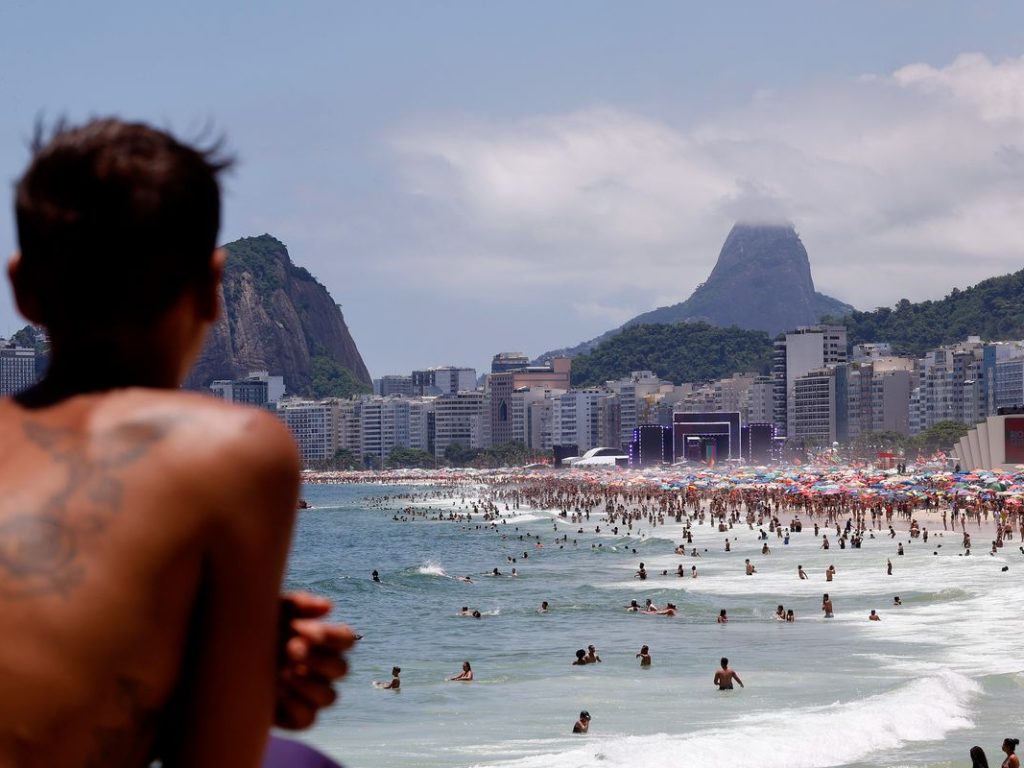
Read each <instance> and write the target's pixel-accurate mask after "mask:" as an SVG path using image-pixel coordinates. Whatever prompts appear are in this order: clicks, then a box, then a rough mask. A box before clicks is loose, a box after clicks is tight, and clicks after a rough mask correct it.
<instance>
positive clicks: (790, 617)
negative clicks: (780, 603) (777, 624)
mask: <svg viewBox="0 0 1024 768" xmlns="http://www.w3.org/2000/svg"><path fill="white" fill-rule="evenodd" d="M794 621H796V614H795V613H793V609H792V608H790V609H789V610H788V611H786V623H787V624H792V623H793V622H794Z"/></svg>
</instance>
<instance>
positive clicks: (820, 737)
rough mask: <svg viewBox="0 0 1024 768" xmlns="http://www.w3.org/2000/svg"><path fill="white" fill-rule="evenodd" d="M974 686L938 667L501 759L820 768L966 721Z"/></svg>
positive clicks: (543, 766)
mask: <svg viewBox="0 0 1024 768" xmlns="http://www.w3.org/2000/svg"><path fill="white" fill-rule="evenodd" d="M980 690H981V689H980V686H979V685H978V684H977V683H975V682H974V681H972V680H971V679H970V678H967V677H965V676H963V675H960V674H957V673H954V672H943V673H940V674H937V675H935V676H933V677H928V678H924V679H920V680H915V681H912V682H910V683H906V684H904V685H901V686H900V687H898V688H896V689H894V690H892V691H888V692H886V693H882V694H878V695H876V696H871V697H868V698H864V699H860V700H856V701H851V702H845V703H839V702H837V703H835V704H832V705H830V706H827V707H811V708H795V709H789V710H782V711H779V712H773V713H770V714H759V715H749V716H745V717H740V718H738V719H736V720H734V721H733V723H732V724H731V725H730V726H729V727H728V728H725V727H722V728H709V729H704V730H701V731H697V732H695V733H690V734H685V735H674V736H670V735H667V734H654V735H650V736H624V737H622V736H620V737H608V738H600V737H598V738H595V735H596V734H591V735H590V737H589V739H588V741H587V742H586V746H574V747H573V748H571V749H567V750H565V751H563V752H551V753H547V754H542V755H533V756H530V757H527V758H523V759H519V760H515V761H511V762H506V763H501V764H500V765H502V766H505V767H506V768H588V767H589V766H595V767H597V766H601V767H602V768H610V767H612V766H623V768H626V767H627V766H628V767H629V768H633V767H634V766H644V768H678V766H680V765H686V766H692V768H725V767H726V766H733V765H737V764H738V763H741V762H742V763H745V764H750V765H757V766H758V768H827V767H828V766H837V765H845V764H848V763H852V762H857V761H861V760H865V759H867V758H869V756H871V755H873V754H875V753H878V752H883V751H888V750H892V749H896V748H898V747H900V746H901V745H903V744H905V743H907V742H914V741H927V740H938V739H942V738H944V737H945V735H946V734H947V733H948V732H950V731H953V730H957V729H961V728H970V727H972V726H973V723H972V721H971V720H970V717H969V704H970V701H971V699H972V698H973V697H974V696H975V695H977V694H978V692H979V691H980ZM735 695H740V696H742V695H743V694H742V693H741V692H737V693H736V694H735ZM594 723H595V725H594V727H595V728H599V727H600V722H599V716H597V717H596V719H595V721H594Z"/></svg>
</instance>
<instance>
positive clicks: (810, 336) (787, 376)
mask: <svg viewBox="0 0 1024 768" xmlns="http://www.w3.org/2000/svg"><path fill="white" fill-rule="evenodd" d="M846 360H847V355H846V328H845V327H844V326H841V325H813V326H807V327H801V328H797V329H796V330H795V331H792V332H790V333H787V334H786V335H785V338H782V339H779V340H778V341H776V342H775V348H774V352H773V355H772V379H773V383H774V391H773V403H772V405H773V408H772V411H773V422H774V423H775V427H776V430H777V432H778V434H779V436H783V437H787V436H788V437H793V436H795V432H794V430H793V429H791V428H790V424H791V423H792V422H793V421H794V420H795V418H796V414H795V411H794V408H795V401H794V399H793V395H794V386H795V384H796V381H797V379H799V378H800V377H802V376H804V375H806V374H808V373H810V372H811V371H820V370H822V369H824V368H827V367H829V366H833V365H840V364H843V363H845V362H846ZM844 408H845V406H844Z"/></svg>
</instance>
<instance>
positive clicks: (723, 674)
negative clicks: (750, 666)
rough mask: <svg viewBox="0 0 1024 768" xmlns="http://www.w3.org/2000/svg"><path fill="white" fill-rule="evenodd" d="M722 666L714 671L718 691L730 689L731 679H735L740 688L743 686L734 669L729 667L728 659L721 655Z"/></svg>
mask: <svg viewBox="0 0 1024 768" xmlns="http://www.w3.org/2000/svg"><path fill="white" fill-rule="evenodd" d="M721 663H722V668H721V669H719V670H717V671H716V672H715V685H717V686H718V690H720V691H731V690H732V681H733V680H735V681H736V682H737V683H739V684H740V688H743V687H745V686H744V685H743V681H742V680H740V676H739V675H737V674H736V671H735V670H733V669H729V660H728V659H727V658H725V656H723V657H722V662H721Z"/></svg>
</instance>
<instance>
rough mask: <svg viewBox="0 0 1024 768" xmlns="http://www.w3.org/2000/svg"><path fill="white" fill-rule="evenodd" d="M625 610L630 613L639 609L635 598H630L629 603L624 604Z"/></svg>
mask: <svg viewBox="0 0 1024 768" xmlns="http://www.w3.org/2000/svg"><path fill="white" fill-rule="evenodd" d="M626 610H627V611H629V612H630V613H637V612H638V611H639V610H640V606H639V605H638V604H637V602H636V600H630V601H629V605H627V606H626Z"/></svg>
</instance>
